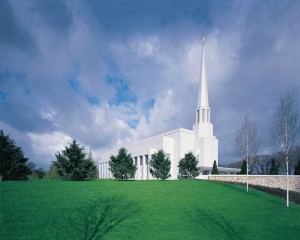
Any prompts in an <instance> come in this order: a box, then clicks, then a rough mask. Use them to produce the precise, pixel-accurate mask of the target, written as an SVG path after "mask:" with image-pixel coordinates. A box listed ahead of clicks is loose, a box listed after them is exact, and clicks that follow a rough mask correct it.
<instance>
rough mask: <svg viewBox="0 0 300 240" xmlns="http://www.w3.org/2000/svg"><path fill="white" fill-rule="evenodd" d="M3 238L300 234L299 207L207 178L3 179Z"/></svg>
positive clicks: (265, 236) (280, 236) (295, 236)
mask: <svg viewBox="0 0 300 240" xmlns="http://www.w3.org/2000/svg"><path fill="white" fill-rule="evenodd" d="M0 188H1V189H0V190H1V213H0V214H1V219H0V239H3V240H4V239H72V240H75V239H100V237H101V239H222V240H225V239H251V240H253V239H268V240H270V239H291V240H292V239H297V240H298V239H300V206H298V205H295V204H291V206H290V207H289V208H287V207H286V206H285V201H284V200H283V199H278V198H275V197H273V196H270V195H267V194H265V193H263V192H259V191H257V190H253V189H250V192H249V193H246V192H245V189H244V188H243V187H241V186H235V185H225V184H222V183H215V182H208V181H127V182H118V181H113V180H95V181H87V182H68V181H60V180H31V181H27V182H26V181H24V182H0Z"/></svg>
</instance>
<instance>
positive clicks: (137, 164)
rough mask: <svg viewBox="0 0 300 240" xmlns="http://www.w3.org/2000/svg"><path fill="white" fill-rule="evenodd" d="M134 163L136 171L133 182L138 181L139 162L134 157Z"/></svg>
mask: <svg viewBox="0 0 300 240" xmlns="http://www.w3.org/2000/svg"><path fill="white" fill-rule="evenodd" d="M134 163H135V166H136V171H135V180H138V179H139V161H138V157H134Z"/></svg>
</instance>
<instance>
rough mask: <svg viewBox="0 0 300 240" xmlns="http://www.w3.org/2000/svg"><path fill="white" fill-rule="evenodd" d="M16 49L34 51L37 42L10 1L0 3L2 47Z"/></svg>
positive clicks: (0, 41) (0, 38)
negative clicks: (18, 16)
mask: <svg viewBox="0 0 300 240" xmlns="http://www.w3.org/2000/svg"><path fill="white" fill-rule="evenodd" d="M1 45H2V47H16V48H18V49H21V50H32V49H33V48H34V47H35V41H34V38H33V36H32V34H31V33H30V31H27V30H26V29H24V27H23V25H22V22H21V20H20V19H19V18H17V16H16V15H15V12H14V10H13V8H12V6H11V4H10V2H9V1H8V0H3V1H1V2H0V46H1Z"/></svg>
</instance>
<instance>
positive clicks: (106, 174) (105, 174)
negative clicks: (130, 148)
mask: <svg viewBox="0 0 300 240" xmlns="http://www.w3.org/2000/svg"><path fill="white" fill-rule="evenodd" d="M99 178H112V173H111V171H110V170H109V166H108V162H102V163H100V164H99Z"/></svg>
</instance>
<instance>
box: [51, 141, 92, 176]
mask: <svg viewBox="0 0 300 240" xmlns="http://www.w3.org/2000/svg"><path fill="white" fill-rule="evenodd" d="M55 156H56V159H57V161H55V162H53V163H54V165H55V166H56V168H57V173H58V175H59V176H60V177H62V178H63V179H65V180H72V181H82V180H85V179H91V178H94V177H95V176H96V171H97V168H96V166H95V164H94V162H93V161H91V160H90V159H87V158H86V153H85V152H84V148H83V147H80V146H79V144H78V143H77V142H76V140H75V139H74V140H73V142H72V143H71V144H69V147H65V150H62V151H61V152H58V153H57V154H55Z"/></svg>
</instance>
